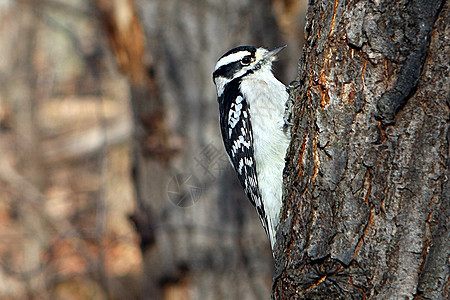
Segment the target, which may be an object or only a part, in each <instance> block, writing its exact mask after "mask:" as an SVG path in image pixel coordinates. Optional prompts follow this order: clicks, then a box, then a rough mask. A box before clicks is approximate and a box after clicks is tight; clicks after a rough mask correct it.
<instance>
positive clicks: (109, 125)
mask: <svg viewBox="0 0 450 300" xmlns="http://www.w3.org/2000/svg"><path fill="white" fill-rule="evenodd" d="M131 133H132V124H131V121H130V119H129V118H128V117H127V116H126V115H122V116H120V117H117V118H115V119H113V120H110V121H108V122H106V124H105V127H104V128H101V127H95V128H91V129H88V130H86V131H83V132H77V133H75V134H73V135H67V133H63V134H61V136H60V137H58V138H54V139H52V140H49V141H44V142H43V149H44V151H43V152H44V155H45V159H46V160H47V161H48V162H49V163H54V162H61V161H64V160H76V159H80V158H83V157H85V156H88V155H92V154H95V153H98V152H99V151H102V150H103V148H104V147H106V148H108V147H110V146H113V145H117V144H120V143H123V142H125V141H127V140H128V139H129V138H130V136H131ZM102 136H104V139H102Z"/></svg>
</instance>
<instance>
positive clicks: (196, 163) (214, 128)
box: [0, 0, 306, 299]
mask: <svg viewBox="0 0 450 300" xmlns="http://www.w3.org/2000/svg"><path fill="white" fill-rule="evenodd" d="M305 2H306V1H294V0H291V1H289V0H272V1H257V0H247V1H219V0H198V1H193V0H188V1H181V0H179V1H176V0H169V1H157V0H147V1H131V0H103V1H101V0H70V1H69V0H3V1H1V2H0V45H1V46H0V84H1V88H0V299H263V298H264V299H267V298H268V297H269V294H270V289H271V282H272V275H273V269H272V268H273V266H272V265H273V262H272V258H271V252H270V247H269V244H268V241H267V239H266V237H265V234H264V231H263V229H262V227H261V226H260V223H259V220H258V218H257V216H256V213H255V212H254V209H253V208H252V207H251V205H250V204H249V202H248V201H247V200H246V198H245V195H243V193H242V191H241V188H240V187H239V184H238V182H237V180H236V178H235V175H234V174H233V172H232V171H231V169H230V167H229V163H228V160H227V159H226V156H225V153H224V151H223V146H222V141H221V139H220V134H219V127H218V122H217V118H218V116H217V102H216V95H215V89H214V85H213V83H212V80H211V72H212V69H213V67H214V64H215V61H216V60H217V58H218V57H220V56H221V55H222V54H223V53H224V52H225V51H227V50H228V49H230V48H232V47H235V46H237V45H240V44H253V45H257V46H265V47H267V48H270V47H276V46H279V45H282V44H288V45H289V47H288V48H287V49H286V50H284V51H283V52H282V53H281V54H280V61H279V62H278V63H276V66H275V71H276V74H277V75H278V77H279V78H280V79H281V80H282V81H283V82H284V83H286V84H287V83H288V82H289V81H290V80H293V79H295V77H296V71H297V63H298V58H299V57H300V53H301V45H302V38H303V26H304V25H303V19H304V14H305V10H306V4H305Z"/></svg>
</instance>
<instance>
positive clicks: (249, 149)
mask: <svg viewBox="0 0 450 300" xmlns="http://www.w3.org/2000/svg"><path fill="white" fill-rule="evenodd" d="M238 86H239V82H238V81H235V80H233V81H232V82H230V83H229V84H227V86H226V88H225V91H224V93H223V94H222V95H221V96H220V97H219V114H220V128H221V131H222V139H223V142H224V145H225V150H226V152H227V154H228V157H229V158H230V161H231V163H232V165H233V167H234V170H235V171H236V174H237V175H238V178H239V181H240V183H241V185H242V187H243V188H244V191H245V193H246V194H247V197H248V198H249V200H250V202H251V203H252V204H253V206H255V208H256V210H257V212H258V215H259V217H260V219H261V223H262V225H263V227H264V230H265V231H266V234H267V235H268V236H269V238H270V235H269V231H268V224H267V218H266V215H265V210H264V204H263V202H262V201H261V193H260V191H259V188H258V178H257V173H256V161H255V160H254V157H255V156H254V148H253V134H252V132H253V131H252V124H251V118H250V114H249V104H248V103H247V101H246V99H245V98H244V96H243V95H242V94H241V93H240V91H239V88H238Z"/></svg>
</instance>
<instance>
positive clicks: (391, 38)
mask: <svg viewBox="0 0 450 300" xmlns="http://www.w3.org/2000/svg"><path fill="white" fill-rule="evenodd" d="M449 18H450V15H449V2H448V1H437V0H434V1H422V0H416V1H365V0H364V1H357V2H355V1H339V0H336V1H314V3H313V4H312V5H311V7H310V8H309V13H308V16H307V25H306V31H307V40H306V46H305V53H304V55H303V64H302V66H301V68H300V69H301V70H300V74H301V76H300V79H301V82H302V84H303V85H302V87H301V88H300V89H299V91H298V95H297V100H296V104H295V112H294V115H295V120H294V127H293V137H292V145H291V148H290V152H289V155H288V157H289V161H288V165H287V170H286V186H287V193H286V195H285V197H286V203H285V207H284V214H283V222H282V224H281V226H280V233H281V234H280V235H279V237H278V251H277V253H276V272H275V281H274V286H273V297H274V298H275V299H292V298H294V297H295V298H296V299H412V298H414V299H449V297H450V295H449V294H448V293H449V288H450V286H449V264H448V262H449V247H450V245H449V240H450V239H449V234H448V228H449V220H450V219H449V201H450V185H449V181H448V178H449V153H448V151H449V133H448V126H449V90H450V79H449V61H448V59H449V57H450V40H449V37H450V29H449V23H448V20H449Z"/></svg>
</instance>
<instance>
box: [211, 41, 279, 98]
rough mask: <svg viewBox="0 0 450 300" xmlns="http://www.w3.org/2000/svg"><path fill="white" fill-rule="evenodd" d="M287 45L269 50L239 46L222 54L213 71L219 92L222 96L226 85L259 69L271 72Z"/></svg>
mask: <svg viewBox="0 0 450 300" xmlns="http://www.w3.org/2000/svg"><path fill="white" fill-rule="evenodd" d="M285 47H286V45H284V46H281V47H277V48H275V49H272V50H267V49H265V48H256V47H253V46H239V47H236V48H234V49H231V50H230V51H228V52H227V53H225V54H224V55H222V57H220V58H219V60H218V61H217V63H216V66H215V68H214V72H213V80H214V83H215V84H216V87H217V94H218V95H219V96H220V95H221V94H222V93H223V90H224V88H225V85H226V84H227V83H229V82H231V81H232V80H234V79H236V78H239V77H241V78H243V77H244V76H247V75H249V74H253V73H255V72H258V71H263V72H270V71H271V67H272V62H273V61H274V60H275V58H276V55H277V54H278V52H280V51H281V50H282V49H283V48H285Z"/></svg>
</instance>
